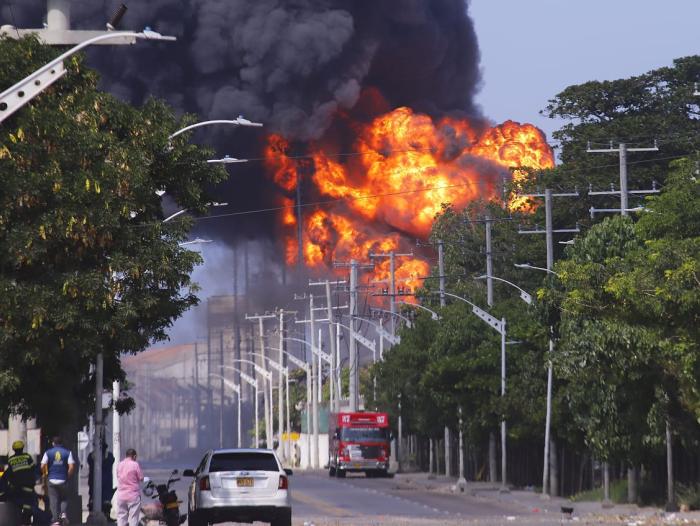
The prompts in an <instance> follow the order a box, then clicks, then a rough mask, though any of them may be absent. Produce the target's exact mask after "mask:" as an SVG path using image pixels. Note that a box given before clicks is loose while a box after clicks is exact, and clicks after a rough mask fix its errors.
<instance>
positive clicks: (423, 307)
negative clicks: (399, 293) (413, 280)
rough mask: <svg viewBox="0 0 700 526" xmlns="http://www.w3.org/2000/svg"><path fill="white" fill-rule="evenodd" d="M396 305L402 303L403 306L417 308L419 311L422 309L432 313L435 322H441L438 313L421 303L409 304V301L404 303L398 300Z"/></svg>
mask: <svg viewBox="0 0 700 526" xmlns="http://www.w3.org/2000/svg"><path fill="white" fill-rule="evenodd" d="M396 303H400V304H401V305H406V306H407V307H415V308H417V309H422V310H424V311H427V312H429V313H430V317H431V318H432V319H433V321H439V320H440V315H439V314H438V313H437V312H435V311H434V310H433V309H429V308H428V307H426V306H425V305H421V304H420V303H409V302H407V301H402V300H396Z"/></svg>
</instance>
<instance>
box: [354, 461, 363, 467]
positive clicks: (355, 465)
mask: <svg viewBox="0 0 700 526" xmlns="http://www.w3.org/2000/svg"><path fill="white" fill-rule="evenodd" d="M353 467H355V468H361V467H362V464H360V463H359V462H355V463H354V464H353Z"/></svg>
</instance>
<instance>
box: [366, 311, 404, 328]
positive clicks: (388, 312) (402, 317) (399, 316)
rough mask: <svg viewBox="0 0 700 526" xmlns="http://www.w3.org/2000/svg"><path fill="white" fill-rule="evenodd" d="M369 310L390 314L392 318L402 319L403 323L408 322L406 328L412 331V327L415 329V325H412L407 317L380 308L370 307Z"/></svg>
mask: <svg viewBox="0 0 700 526" xmlns="http://www.w3.org/2000/svg"><path fill="white" fill-rule="evenodd" d="M369 310H370V312H374V311H376V312H381V313H384V314H390V315H392V316H396V317H397V318H401V319H402V320H403V321H405V322H406V327H408V328H409V329H410V328H411V327H413V323H411V320H409V319H408V318H407V317H406V316H403V315H401V314H399V313H398V312H391V311H390V310H386V309H380V308H377V307H370V309H369Z"/></svg>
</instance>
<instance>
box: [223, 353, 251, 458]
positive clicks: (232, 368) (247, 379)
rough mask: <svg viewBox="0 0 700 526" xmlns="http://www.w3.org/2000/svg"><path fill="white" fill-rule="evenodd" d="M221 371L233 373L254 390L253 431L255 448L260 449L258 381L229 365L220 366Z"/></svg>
mask: <svg viewBox="0 0 700 526" xmlns="http://www.w3.org/2000/svg"><path fill="white" fill-rule="evenodd" d="M221 368H222V369H228V370H230V371H235V372H237V373H238V374H239V375H240V376H241V380H243V381H244V382H246V383H247V384H248V385H250V386H251V387H252V388H253V389H254V390H255V403H254V404H253V406H254V407H255V424H254V425H253V427H254V431H255V447H256V448H257V447H260V446H259V443H260V437H259V436H258V435H259V432H258V379H257V378H253V377H252V376H249V375H247V374H246V373H244V372H243V371H241V370H240V369H239V368H237V367H232V366H230V365H222V366H221Z"/></svg>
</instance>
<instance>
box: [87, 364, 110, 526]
mask: <svg viewBox="0 0 700 526" xmlns="http://www.w3.org/2000/svg"><path fill="white" fill-rule="evenodd" d="M103 371H104V357H103V355H102V353H101V352H100V353H98V354H97V358H96V360H95V436H94V437H93V458H94V460H95V461H94V462H93V464H92V475H93V478H92V490H93V495H94V496H95V498H93V499H92V510H90V515H91V516H92V518H91V519H90V520H89V522H91V523H92V524H106V519H105V517H104V514H103V513H102V498H101V495H102V456H103V453H102V439H103V433H104V421H103V413H102V393H103V382H104V376H103Z"/></svg>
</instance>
